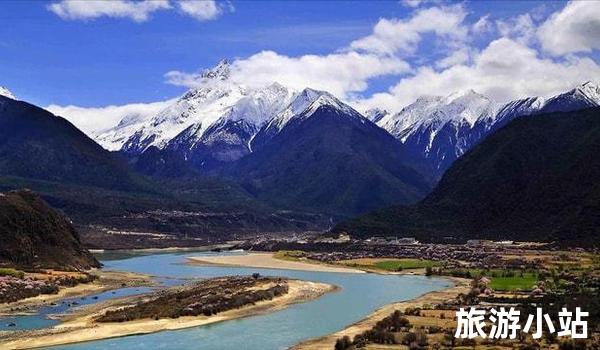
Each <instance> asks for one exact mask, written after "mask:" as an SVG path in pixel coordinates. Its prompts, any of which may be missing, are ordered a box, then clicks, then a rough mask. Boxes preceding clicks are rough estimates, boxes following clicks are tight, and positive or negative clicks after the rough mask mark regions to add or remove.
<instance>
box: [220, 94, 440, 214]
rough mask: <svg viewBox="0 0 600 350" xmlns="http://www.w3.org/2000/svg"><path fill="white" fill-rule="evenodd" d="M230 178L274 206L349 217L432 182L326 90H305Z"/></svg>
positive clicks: (401, 199)
mask: <svg viewBox="0 0 600 350" xmlns="http://www.w3.org/2000/svg"><path fill="white" fill-rule="evenodd" d="M251 146H252V153H250V154H248V155H247V156H245V157H243V158H242V159H240V160H239V161H238V162H236V163H233V164H232V165H231V167H230V168H229V170H228V172H227V173H228V175H230V176H232V177H234V178H236V179H238V181H239V182H240V183H241V184H242V186H244V188H246V189H247V190H248V191H249V192H250V193H253V194H255V195H256V196H257V198H259V199H264V200H266V201H267V202H270V203H275V204H276V205H277V206H278V207H284V208H298V209H303V210H308V209H311V210H314V209H315V208H317V209H318V210H319V211H323V212H329V213H335V214H341V215H348V214H358V213H363V212H365V211H367V210H370V209H373V208H379V207H382V206H385V205H388V204H389V203H405V204H406V203H410V202H413V201H415V200H417V199H419V198H421V197H422V196H423V195H424V194H425V193H426V192H427V191H428V190H429V186H430V183H429V182H428V181H426V180H425V179H424V177H423V176H422V175H421V174H419V173H418V172H417V171H416V170H415V169H414V166H413V164H411V162H410V158H409V157H407V155H406V153H405V152H404V151H403V147H402V145H401V143H400V142H399V141H398V140H396V139H395V138H394V137H393V136H392V135H390V134H389V133H388V132H387V131H385V130H383V129H382V128H380V127H378V126H377V125H376V124H374V123H373V122H371V121H369V120H368V119H367V118H365V117H364V116H362V115H361V114H360V113H359V112H357V111H356V110H355V109H353V108H352V107H350V106H349V105H347V104H345V103H343V102H341V101H340V100H339V99H337V98H335V97H334V96H333V95H331V94H330V93H328V92H325V91H317V90H313V89H308V88H307V89H304V90H303V91H302V92H300V93H299V94H297V95H296V96H295V98H294V100H293V101H292V102H291V103H290V104H289V105H288V106H287V107H286V108H285V109H284V110H283V111H281V112H280V113H278V114H277V115H276V116H275V117H273V118H272V119H271V120H270V121H269V122H268V123H267V124H265V126H264V127H263V128H261V130H260V131H259V132H258V134H257V135H256V137H255V138H254V139H253V140H252V145H251Z"/></svg>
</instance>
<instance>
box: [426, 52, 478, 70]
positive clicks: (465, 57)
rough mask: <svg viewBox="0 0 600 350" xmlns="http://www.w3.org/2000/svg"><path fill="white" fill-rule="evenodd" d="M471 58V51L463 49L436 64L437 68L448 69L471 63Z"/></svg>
mask: <svg viewBox="0 0 600 350" xmlns="http://www.w3.org/2000/svg"><path fill="white" fill-rule="evenodd" d="M470 58H471V49H470V48H468V47H463V48H461V49H458V50H455V51H453V52H452V53H451V54H450V55H448V56H446V57H444V58H442V59H441V60H439V61H437V62H436V63H435V66H436V67H437V68H441V69H444V68H448V67H452V66H455V65H457V64H463V63H466V62H468V61H469V59H470Z"/></svg>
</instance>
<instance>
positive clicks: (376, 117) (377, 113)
mask: <svg viewBox="0 0 600 350" xmlns="http://www.w3.org/2000/svg"><path fill="white" fill-rule="evenodd" d="M389 114H390V112H388V111H387V110H385V109H380V108H371V109H368V110H366V111H365V117H366V118H367V119H369V120H370V121H372V122H373V123H378V122H379V121H380V120H381V119H383V118H385V117H386V116H388V115H389Z"/></svg>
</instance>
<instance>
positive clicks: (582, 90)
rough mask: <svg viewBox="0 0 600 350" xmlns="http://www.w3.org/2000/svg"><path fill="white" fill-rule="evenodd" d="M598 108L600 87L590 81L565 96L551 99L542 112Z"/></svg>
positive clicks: (561, 95)
mask: <svg viewBox="0 0 600 350" xmlns="http://www.w3.org/2000/svg"><path fill="white" fill-rule="evenodd" d="M597 106H600V85H598V84H594V83H592V82H591V81H588V82H585V83H583V84H581V85H579V86H577V87H575V88H574V89H572V90H569V91H567V92H565V93H563V94H560V95H556V96H554V97H552V98H549V99H548V100H547V101H546V102H545V103H544V106H543V107H542V108H541V111H542V112H545V113H550V112H569V111H575V110H579V109H584V108H589V107H597Z"/></svg>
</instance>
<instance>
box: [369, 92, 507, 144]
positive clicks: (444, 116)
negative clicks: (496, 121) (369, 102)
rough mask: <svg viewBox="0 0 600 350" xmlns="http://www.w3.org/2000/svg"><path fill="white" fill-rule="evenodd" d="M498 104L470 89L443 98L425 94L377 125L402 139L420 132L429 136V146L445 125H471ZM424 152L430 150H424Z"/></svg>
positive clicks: (490, 112)
mask: <svg viewBox="0 0 600 350" xmlns="http://www.w3.org/2000/svg"><path fill="white" fill-rule="evenodd" d="M496 109H497V107H496V104H495V103H494V102H492V101H491V100H490V99H489V98H487V97H485V96H483V95H481V94H479V93H477V92H475V91H473V90H467V91H463V92H455V93H452V94H450V95H448V96H446V97H441V96H424V97H420V98H418V99H417V100H416V101H415V102H414V103H412V104H410V105H408V106H407V107H405V108H403V109H402V110H401V111H400V112H399V113H397V114H388V115H387V116H385V117H384V118H382V119H381V120H380V121H379V122H378V123H377V125H379V126H380V127H382V128H384V129H385V130H387V131H388V132H389V133H390V134H392V135H394V136H395V137H396V138H398V139H399V140H400V141H402V142H406V141H407V139H408V138H409V137H411V136H413V135H416V134H418V133H419V132H427V133H428V134H429V135H427V137H425V138H424V139H423V140H428V146H429V147H430V146H431V144H432V143H433V141H434V139H435V137H436V135H437V133H438V132H439V131H440V130H442V129H443V128H444V127H445V126H446V125H448V124H452V125H455V126H457V127H458V126H460V125H468V126H469V127H470V126H472V125H474V124H475V122H476V121H477V120H479V119H481V118H486V117H489V116H491V115H494V114H495V111H496ZM425 151H426V152H428V151H429V149H426V150H425Z"/></svg>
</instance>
